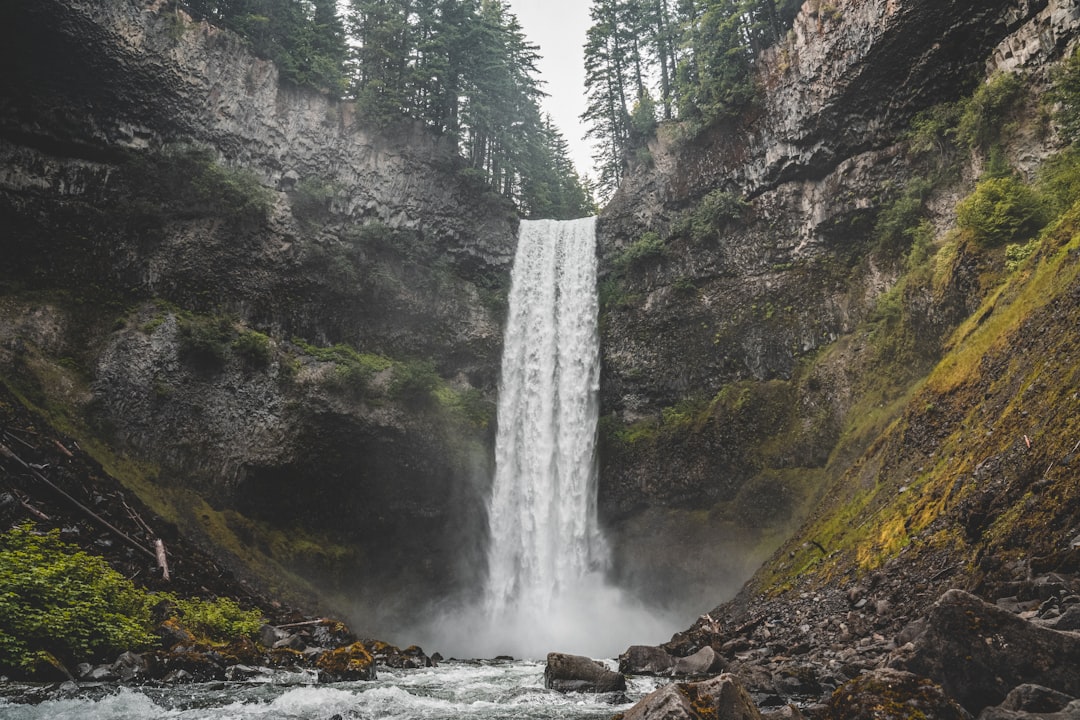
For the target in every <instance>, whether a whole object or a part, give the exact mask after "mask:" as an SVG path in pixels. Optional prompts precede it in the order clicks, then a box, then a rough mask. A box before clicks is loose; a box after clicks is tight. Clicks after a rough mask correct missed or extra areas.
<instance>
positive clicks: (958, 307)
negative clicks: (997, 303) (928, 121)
mask: <svg viewBox="0 0 1080 720" xmlns="http://www.w3.org/2000/svg"><path fill="white" fill-rule="evenodd" d="M1078 28H1080V7H1078V5H1077V3H1075V2H1071V1H1070V0H1063V1H1052V2H1015V1H1011V0H1000V1H994V2H983V3H966V2H931V1H930V0H925V1H919V0H916V1H912V2H894V1H893V0H888V1H886V0H880V1H874V0H868V1H860V2H845V3H834V4H832V5H830V6H829V7H828V8H826V7H824V6H822V7H820V8H819V3H816V2H807V3H806V4H805V5H804V6H803V9H802V12H801V13H800V15H799V16H798V18H797V19H796V21H795V26H794V28H793V30H792V31H791V32H790V33H789V34H788V37H787V39H786V41H784V42H782V43H781V44H780V45H779V46H778V47H776V48H773V49H772V50H770V51H768V52H767V53H766V54H765V55H764V56H763V57H761V58H760V59H759V63H758V67H759V72H758V74H757V76H756V82H757V84H758V86H759V89H760V92H759V96H758V100H757V101H756V104H755V106H754V107H753V108H752V109H750V110H748V111H747V112H745V113H743V114H742V115H740V116H739V117H737V118H733V119H729V120H722V121H719V122H717V123H715V124H714V125H712V126H710V127H705V128H699V129H688V128H685V127H682V128H680V127H677V126H671V127H662V128H661V131H660V134H659V138H658V140H657V141H655V142H654V143H653V144H652V145H650V147H649V151H650V155H651V158H650V162H649V164H648V166H647V167H639V168H638V169H637V170H636V171H634V172H633V173H632V174H631V176H630V178H629V179H628V180H627V181H626V182H625V183H624V185H623V187H622V188H621V189H620V191H619V193H618V194H617V195H616V197H615V198H614V200H613V201H612V203H611V204H610V206H609V207H608V208H607V209H606V210H605V212H604V214H603V216H602V218H601V223H600V232H601V240H600V242H601V255H602V263H603V269H604V272H605V274H606V278H607V279H606V280H605V281H604V282H605V285H604V288H603V292H604V295H603V302H604V304H605V310H604V319H603V323H602V327H603V341H602V349H603V357H604V362H605V371H604V382H603V387H602V403H603V408H604V413H605V418H604V424H603V436H602V439H603V462H602V480H601V483H602V491H601V503H602V508H603V511H604V513H605V516H606V517H607V519H608V521H609V523H610V524H611V526H612V527H613V528H614V532H615V534H616V536H617V538H618V539H617V540H616V546H617V547H619V548H620V552H621V565H622V569H623V572H624V573H625V576H626V577H627V578H628V580H630V581H632V582H633V581H635V579H641V578H646V577H649V576H650V575H651V574H652V572H653V570H654V569H655V568H657V567H662V568H665V570H664V572H667V573H669V574H670V575H672V578H671V579H673V580H674V579H676V578H678V580H679V581H680V582H682V583H683V584H684V586H685V587H687V588H688V589H687V591H686V592H687V593H693V592H694V591H695V590H703V591H704V592H706V593H707V592H709V590H708V588H707V587H705V586H709V585H711V586H712V588H713V592H714V593H719V594H723V592H724V591H725V585H724V582H723V581H722V580H717V579H716V576H715V575H714V576H712V577H710V578H709V579H707V580H705V581H702V580H701V579H700V578H701V573H700V568H701V567H703V566H704V567H713V568H719V571H718V573H717V574H718V575H720V576H723V575H725V574H726V575H727V577H728V578H729V584H728V585H727V586H726V587H728V588H730V587H733V586H736V585H738V584H739V583H740V582H741V580H742V579H744V578H745V577H746V576H747V575H748V574H749V573H750V572H752V570H753V567H754V565H755V563H756V562H757V561H759V560H760V559H762V558H763V557H764V556H765V555H767V554H768V552H769V551H770V549H771V548H772V547H773V546H774V544H775V543H776V542H777V541H778V540H779V539H780V538H781V537H782V536H783V535H784V533H786V532H787V531H788V530H789V528H790V527H791V524H792V523H796V522H798V521H799V518H800V517H801V516H802V514H803V513H804V512H805V511H806V508H807V507H809V506H810V505H811V504H812V501H813V498H814V497H815V496H816V494H817V493H818V492H819V491H820V488H821V487H822V482H823V481H824V480H825V479H826V478H828V477H835V476H837V475H838V474H840V473H842V471H843V468H845V467H847V465H848V464H849V463H851V462H852V461H853V460H855V458H857V457H858V456H859V454H860V452H861V448H864V447H866V445H867V444H869V443H870V442H871V441H872V440H873V438H874V437H876V435H877V433H878V432H880V431H881V430H883V429H884V427H885V426H886V425H887V424H888V422H889V421H890V419H891V418H892V417H895V413H896V412H898V408H899V407H901V406H902V402H903V399H904V398H905V397H906V396H907V393H908V392H909V390H910V388H911V386H912V384H913V383H915V382H917V381H918V380H919V379H920V378H921V377H923V376H924V374H925V373H926V372H927V371H928V370H929V369H930V367H932V365H933V363H934V362H936V360H937V358H939V357H940V352H941V343H942V338H943V337H945V336H946V334H947V333H948V332H949V330H950V329H951V328H952V327H954V326H955V325H956V324H957V323H958V322H959V321H960V320H962V319H963V318H965V317H966V316H967V315H968V314H969V313H970V312H972V311H973V310H974V309H975V308H976V307H977V306H978V304H979V303H980V301H981V299H982V293H983V292H984V290H985V289H984V288H982V287H981V286H980V282H981V281H980V274H981V273H983V272H984V268H981V267H980V261H979V260H978V259H977V258H976V257H974V256H972V255H965V254H964V253H963V252H962V253H961V255H960V257H959V258H957V259H956V260H955V262H953V264H952V265H951V266H950V268H949V272H948V273H947V277H944V278H942V279H941V280H940V281H939V282H938V283H937V284H936V285H935V287H934V288H933V290H932V291H931V290H924V291H919V292H914V291H909V290H903V289H897V291H896V292H894V293H893V295H892V296H899V295H902V297H901V298H900V300H899V301H898V303H899V304H898V305H897V308H898V309H897V310H896V312H898V313H900V314H902V315H903V318H904V323H905V325H904V327H905V328H906V332H907V334H906V335H905V336H904V338H903V341H902V342H901V341H899V340H897V341H896V342H894V343H893V345H892V346H889V344H888V342H886V340H885V339H884V336H887V334H888V333H889V332H891V331H892V330H891V326H887V323H888V321H887V319H886V320H883V319H882V318H883V317H887V316H886V315H883V313H887V311H888V308H884V309H883V305H882V303H883V300H882V298H887V297H892V296H890V291H892V290H893V288H894V287H895V286H896V283H897V280H898V279H899V278H900V276H901V275H902V273H903V272H904V268H905V262H906V261H905V259H904V256H905V253H908V252H909V250H908V248H907V245H906V244H905V245H904V246H903V247H899V248H898V247H895V246H892V247H890V243H895V242H896V240H895V239H894V240H889V239H888V238H885V239H883V236H882V230H881V218H882V217H883V215H885V214H886V212H885V211H886V209H887V208H889V207H890V205H893V204H895V203H896V202H897V201H898V200H900V199H902V198H904V197H906V196H905V192H908V190H909V188H912V187H916V185H917V183H919V182H920V181H921V180H922V179H924V178H925V177H927V176H931V175H934V176H936V175H937V174H938V173H939V169H938V167H937V164H936V161H934V162H930V163H929V164H928V162H927V161H926V159H925V158H923V159H922V160H919V159H917V158H913V157H912V154H911V153H910V152H908V151H907V150H906V147H907V145H906V143H905V142H904V138H905V133H907V132H908V131H909V128H910V127H911V122H912V119H913V118H914V117H915V116H916V114H917V113H919V112H920V111H922V110H925V109H928V108H931V107H933V106H936V105H938V104H940V103H945V102H955V101H957V100H959V99H961V98H964V97H966V96H968V95H969V94H970V93H971V92H972V91H973V90H974V89H975V88H976V87H977V86H978V85H979V84H980V83H981V82H982V81H983V79H985V78H986V77H988V76H990V75H991V74H993V73H994V72H998V71H1018V70H1019V71H1023V72H1024V74H1025V75H1024V77H1025V81H1024V82H1025V83H1026V84H1028V85H1029V86H1030V87H1031V89H1032V92H1033V93H1035V94H1037V93H1038V88H1039V87H1043V86H1044V85H1045V82H1046V77H1047V68H1048V67H1049V66H1050V65H1051V64H1052V63H1053V62H1054V61H1056V60H1057V59H1059V58H1061V57H1062V55H1063V53H1064V51H1065V49H1066V47H1067V46H1068V45H1069V44H1070V43H1071V42H1072V41H1073V40H1074V39H1075V37H1076V34H1077V31H1078ZM1033 124H1037V123H1033ZM1053 144H1054V141H1053V140H1052V139H1051V138H1048V137H1047V135H1046V133H1045V132H1044V133H1043V134H1042V135H1038V134H1029V135H1028V136H1027V137H1024V138H1012V139H1011V141H1010V143H1007V144H1006V145H1007V149H1006V151H1005V152H1006V153H1007V155H1008V161H1009V163H1010V164H1011V165H1013V166H1014V167H1016V168H1018V169H1019V170H1020V171H1021V172H1030V171H1031V169H1032V167H1033V166H1034V165H1036V164H1037V163H1038V162H1039V161H1040V160H1041V159H1042V158H1044V157H1046V155H1047V154H1049V153H1050V152H1051V151H1052V150H1053V149H1054V148H1053ZM980 162H981V161H980V160H978V159H976V160H974V161H972V162H966V163H960V164H958V165H954V166H953V168H954V169H953V170H950V173H951V174H950V175H949V177H948V179H946V180H942V181H938V180H935V181H934V182H935V183H936V184H935V185H934V189H932V190H931V189H925V190H922V191H920V192H923V193H925V194H923V195H920V196H919V200H918V202H919V204H920V206H921V208H922V214H923V216H924V218H925V219H927V220H928V221H929V222H930V223H931V224H932V226H933V228H934V231H935V232H938V233H940V232H942V231H944V230H945V229H947V228H949V227H950V226H951V225H952V223H953V222H954V217H955V216H954V214H953V212H954V211H953V206H954V204H955V202H956V200H957V199H958V198H959V197H962V196H963V195H964V194H966V193H967V192H968V191H969V190H970V187H971V184H972V181H973V178H974V175H976V174H977V173H978V172H979V171H980V167H979V163H980ZM927 187H928V188H929V185H928V186H927ZM908 196H911V194H910V193H909V194H908ZM901 242H903V243H908V242H910V238H909V239H908V240H904V241H901ZM875 328H877V330H876V331H875ZM899 335H900V333H897V336H899ZM643 533H648V540H645V539H644V538H643ZM688 536H692V538H693V539H692V540H691V541H689V542H687V541H686V538H687V537H688ZM670 547H675V548H678V550H677V551H676V552H677V553H678V554H677V555H676V558H675V559H674V560H673V559H672V558H671V557H669V556H667V551H666V548H670ZM662 548H663V549H662ZM673 568H674V569H673ZM680 568H681V569H680Z"/></svg>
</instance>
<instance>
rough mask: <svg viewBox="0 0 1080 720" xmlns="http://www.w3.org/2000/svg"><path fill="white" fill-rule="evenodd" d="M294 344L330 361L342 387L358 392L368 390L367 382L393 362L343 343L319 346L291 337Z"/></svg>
mask: <svg viewBox="0 0 1080 720" xmlns="http://www.w3.org/2000/svg"><path fill="white" fill-rule="evenodd" d="M292 342H293V344H294V345H296V346H297V347H299V348H300V349H301V350H302V351H303V352H304V354H305V355H309V356H311V357H313V358H315V359H316V360H321V361H322V362H332V363H334V364H335V365H336V367H335V368H334V378H335V381H336V382H337V383H339V384H340V385H341V386H342V387H343V388H345V389H347V390H350V391H352V392H355V393H358V394H364V393H366V392H367V391H368V383H369V382H370V381H371V379H372V378H373V377H374V376H375V375H376V374H378V373H380V372H382V371H384V370H389V369H390V368H391V367H393V366H394V362H393V361H392V360H390V359H389V358H385V357H383V356H382V355H375V354H372V353H361V352H359V351H357V350H356V349H355V348H352V347H350V346H348V345H345V344H344V343H338V344H337V345H334V346H332V347H328V348H320V347H316V346H314V345H311V344H309V343H307V342H305V341H304V340H302V339H300V338H293V339H292Z"/></svg>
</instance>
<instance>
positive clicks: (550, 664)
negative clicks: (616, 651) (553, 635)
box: [544, 653, 626, 693]
mask: <svg viewBox="0 0 1080 720" xmlns="http://www.w3.org/2000/svg"><path fill="white" fill-rule="evenodd" d="M544 687H546V688H548V689H550V690H558V691H560V692H592V693H605V692H617V691H622V690H625V689H626V678H625V677H624V676H623V675H622V673H617V672H613V671H612V670H609V669H608V668H607V666H606V665H604V664H603V663H600V662H597V661H596V660H592V659H590V658H587V657H583V656H581V655H567V654H564V653H548V656H547V667H545V668H544Z"/></svg>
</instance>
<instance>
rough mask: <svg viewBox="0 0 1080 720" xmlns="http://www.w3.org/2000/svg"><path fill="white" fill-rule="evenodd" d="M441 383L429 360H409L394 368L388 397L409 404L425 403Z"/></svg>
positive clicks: (433, 365)
mask: <svg viewBox="0 0 1080 720" xmlns="http://www.w3.org/2000/svg"><path fill="white" fill-rule="evenodd" d="M441 382H442V378H440V377H439V373H438V372H437V371H436V370H435V364H434V363H432V362H431V361H430V360H409V361H408V362H404V363H401V364H400V365H397V366H395V367H394V379H393V380H391V382H390V395H391V396H392V397H395V398H397V399H399V400H404V401H405V402H410V403H423V402H427V401H428V400H430V399H431V392H432V391H433V390H434V389H435V388H437V387H438V386H439V384H440V383H441Z"/></svg>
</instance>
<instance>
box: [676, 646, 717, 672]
mask: <svg viewBox="0 0 1080 720" xmlns="http://www.w3.org/2000/svg"><path fill="white" fill-rule="evenodd" d="M724 664H725V663H724V658H723V656H721V655H720V653H718V652H716V651H715V650H713V649H712V648H711V647H709V646H708V645H706V646H705V647H703V648H701V649H700V650H698V651H697V652H696V653H694V654H693V655H690V656H688V657H683V658H679V659H678V660H676V661H675V666H674V667H673V668H672V669H671V674H672V675H689V676H695V675H710V674H716V673H718V672H720V671H721V670H723V669H724Z"/></svg>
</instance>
